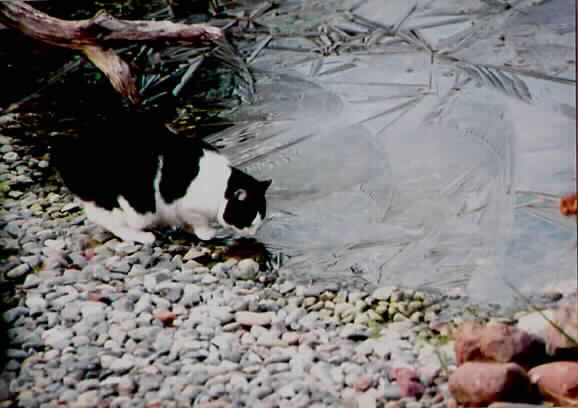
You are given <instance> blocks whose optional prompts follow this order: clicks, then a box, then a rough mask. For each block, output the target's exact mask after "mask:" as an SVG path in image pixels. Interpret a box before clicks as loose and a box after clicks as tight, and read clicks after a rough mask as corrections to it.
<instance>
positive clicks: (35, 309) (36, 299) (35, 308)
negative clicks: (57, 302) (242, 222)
mask: <svg viewBox="0 0 578 408" xmlns="http://www.w3.org/2000/svg"><path fill="white" fill-rule="evenodd" d="M25 304H26V306H27V307H28V312H29V313H30V315H31V316H36V315H39V314H42V313H44V312H45V311H46V300H44V298H43V297H42V296H40V295H31V296H29V297H28V298H27V299H26V302H25Z"/></svg>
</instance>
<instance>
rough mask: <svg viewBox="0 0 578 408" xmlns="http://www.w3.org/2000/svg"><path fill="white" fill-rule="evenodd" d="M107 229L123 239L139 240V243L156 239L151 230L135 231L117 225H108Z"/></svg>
mask: <svg viewBox="0 0 578 408" xmlns="http://www.w3.org/2000/svg"><path fill="white" fill-rule="evenodd" d="M107 229H108V230H109V231H110V232H112V233H113V234H114V235H116V236H117V237H119V238H120V239H122V240H123V241H134V242H140V243H141V244H152V243H153V242H155V240H156V237H155V234H153V233H152V232H146V231H137V230H133V229H130V228H124V227H118V226H115V227H110V228H107Z"/></svg>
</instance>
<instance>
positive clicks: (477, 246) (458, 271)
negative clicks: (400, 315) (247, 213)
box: [211, 0, 576, 302]
mask: <svg viewBox="0 0 578 408" xmlns="http://www.w3.org/2000/svg"><path fill="white" fill-rule="evenodd" d="M286 3H287V4H286V5H285V6H282V7H281V8H280V9H278V10H277V12H276V14H273V13H268V14H265V15H263V16H261V17H260V18H257V19H256V21H258V22H263V24H269V23H270V24H271V26H275V27H281V29H279V32H272V33H271V35H265V34H263V35H262V36H261V37H260V38H261V39H260V40H259V41H257V42H256V43H253V44H252V45H250V46H249V48H251V47H252V52H253V55H252V58H251V65H250V68H251V69H252V70H253V72H254V74H255V77H256V87H257V95H256V99H257V100H256V102H255V103H254V104H253V105H250V106H246V107H245V108H244V110H243V111H242V112H239V113H238V117H237V119H238V120H239V124H238V125H237V126H235V127H233V128H231V129H229V130H227V131H226V132H225V133H221V134H219V135H216V136H215V137H213V138H212V139H211V141H213V142H215V143H217V144H221V145H223V146H225V151H226V152H228V153H229V155H231V156H232V157H233V158H234V161H235V163H236V164H239V165H241V166H243V167H245V168H246V169H247V170H249V171H250V172H251V173H252V174H254V175H255V176H257V177H263V178H272V179H273V180H274V184H273V187H272V189H271V195H270V197H271V198H270V202H271V206H270V213H271V219H270V220H269V221H268V222H267V223H266V224H265V225H264V226H263V227H262V229H261V231H260V233H259V236H258V238H259V239H260V240H261V241H263V242H265V243H267V244H268V245H270V246H271V247H272V248H274V249H275V250H278V251H280V252H282V253H284V254H286V255H288V259H287V261H286V263H285V265H284V268H288V269H290V270H291V273H293V274H295V276H297V277H299V278H301V279H304V280H319V279H327V280H335V279H337V280H348V279H365V280H367V281H370V282H373V283H376V284H380V285H388V284H398V285H403V286H409V287H415V288H418V287H419V288H430V289H437V290H446V289H449V288H454V287H459V288H464V289H465V290H466V292H467V293H468V294H469V295H470V296H471V298H472V299H473V300H474V301H482V302H485V301H491V302H503V301H505V302H508V301H509V299H511V298H512V295H513V293H512V290H511V289H510V288H509V287H508V286H507V285H506V284H505V280H507V281H509V282H511V283H513V284H514V285H516V286H517V287H518V288H519V289H521V290H523V291H525V292H527V293H533V292H536V291H537V290H538V289H539V288H541V287H544V285H545V284H548V283H549V282H553V281H558V280H563V279H568V278H575V277H576V221H575V219H573V218H564V217H562V216H561V215H560V214H559V210H558V208H557V198H558V196H559V195H560V194H563V193H568V192H573V191H575V182H576V181H575V180H576V179H575V177H576V175H575V140H576V139H575V134H576V115H575V111H576V101H575V67H576V65H575V21H574V18H575V10H574V8H575V2H574V1H572V0H552V1H542V2H540V1H515V0H514V1H510V2H509V4H510V5H509V6H507V7H505V2H503V1H501V0H485V1H475V0H470V1H465V2H464V1H458V0H453V1H452V0H433V1H423V0H419V1H417V2H411V1H407V0H387V1H384V0H369V1H366V2H362V3H358V4H354V3H353V2H351V3H348V2H336V1H327V2H319V4H320V5H316V4H314V3H313V2H308V1H305V2H304V4H305V5H302V6H295V5H294V4H295V3H292V2H286ZM289 3H290V4H289Z"/></svg>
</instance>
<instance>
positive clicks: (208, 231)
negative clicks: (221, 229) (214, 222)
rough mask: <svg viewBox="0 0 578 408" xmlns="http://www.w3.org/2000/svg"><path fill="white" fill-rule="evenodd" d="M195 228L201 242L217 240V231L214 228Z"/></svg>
mask: <svg viewBox="0 0 578 408" xmlns="http://www.w3.org/2000/svg"><path fill="white" fill-rule="evenodd" d="M193 228H194V230H195V235H196V236H197V237H199V239H200V240H201V241H209V240H211V239H213V238H215V235H217V231H216V230H215V229H214V228H211V227H209V226H208V225H206V226H193Z"/></svg>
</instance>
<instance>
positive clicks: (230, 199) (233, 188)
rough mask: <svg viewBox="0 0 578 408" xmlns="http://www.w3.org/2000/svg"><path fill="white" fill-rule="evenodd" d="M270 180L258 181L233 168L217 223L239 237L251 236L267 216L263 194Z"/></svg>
mask: <svg viewBox="0 0 578 408" xmlns="http://www.w3.org/2000/svg"><path fill="white" fill-rule="evenodd" d="M270 185H271V180H266V181H259V180H256V179H255V178H253V177H251V176H250V175H248V174H246V173H244V172H242V171H241V170H239V169H236V168H234V167H232V168H231V176H230V177H229V180H228V182H227V189H226V191H225V203H224V206H223V208H222V209H221V210H220V211H219V222H220V223H221V224H222V225H223V226H224V227H227V228H231V229H233V230H234V231H236V232H237V233H239V234H240V235H241V236H244V237H247V236H253V235H255V233H256V232H257V229H258V228H259V226H260V225H261V223H262V222H263V221H264V220H265V216H266V215H267V202H266V199H265V192H266V191H267V189H268V188H269V186H270Z"/></svg>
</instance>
